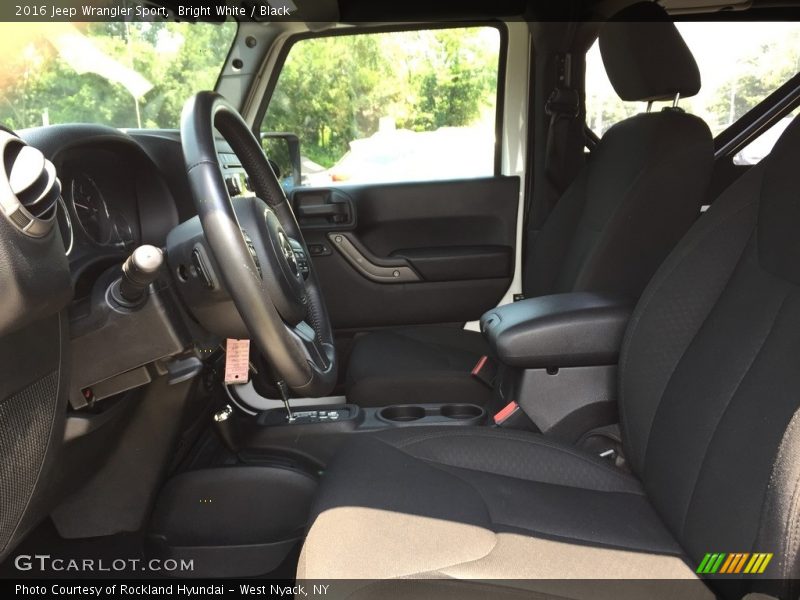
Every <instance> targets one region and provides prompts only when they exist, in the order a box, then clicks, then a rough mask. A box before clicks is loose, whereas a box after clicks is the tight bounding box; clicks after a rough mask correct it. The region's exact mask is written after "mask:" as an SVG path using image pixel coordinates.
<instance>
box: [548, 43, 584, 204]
mask: <svg viewBox="0 0 800 600" xmlns="http://www.w3.org/2000/svg"><path fill="white" fill-rule="evenodd" d="M556 69H557V76H556V80H557V82H558V83H557V85H556V87H555V88H554V89H553V91H552V92H551V93H550V96H549V98H548V99H547V102H546V103H545V113H546V114H547V115H548V116H549V117H550V125H549V127H548V128H547V144H546V154H545V176H546V177H547V181H548V183H549V184H550V186H551V188H552V194H551V197H552V198H558V197H559V196H560V195H561V194H562V193H564V191H565V190H566V188H567V186H568V185H569V184H570V182H571V180H572V178H573V175H574V171H576V170H577V169H575V168H574V167H573V165H571V164H570V162H571V153H570V148H569V147H568V144H569V142H570V130H571V128H572V125H573V123H574V121H575V120H576V119H577V118H578V117H579V116H580V108H581V98H580V94H579V93H578V90H576V89H575V88H573V87H572V55H571V54H570V53H568V52H564V53H561V54H558V55H556Z"/></svg>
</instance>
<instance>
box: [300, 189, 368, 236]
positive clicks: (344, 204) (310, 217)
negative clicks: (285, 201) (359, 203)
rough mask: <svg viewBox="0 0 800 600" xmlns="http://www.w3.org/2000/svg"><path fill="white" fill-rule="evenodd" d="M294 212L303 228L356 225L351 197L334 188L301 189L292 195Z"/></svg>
mask: <svg viewBox="0 0 800 600" xmlns="http://www.w3.org/2000/svg"><path fill="white" fill-rule="evenodd" d="M291 201H292V207H293V209H294V214H295V216H296V217H297V220H298V222H299V224H300V227H301V228H303V229H330V228H331V226H332V225H333V226H335V227H337V228H339V227H352V226H354V225H355V216H356V213H355V210H354V208H353V201H352V200H351V199H350V197H349V196H348V195H347V194H345V193H343V192H340V191H338V190H333V189H300V190H295V191H293V192H292V196H291Z"/></svg>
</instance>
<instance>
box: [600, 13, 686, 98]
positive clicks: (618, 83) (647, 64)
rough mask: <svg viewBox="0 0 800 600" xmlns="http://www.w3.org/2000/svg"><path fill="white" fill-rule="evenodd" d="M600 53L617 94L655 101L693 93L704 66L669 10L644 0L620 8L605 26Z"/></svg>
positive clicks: (602, 31)
mask: <svg viewBox="0 0 800 600" xmlns="http://www.w3.org/2000/svg"><path fill="white" fill-rule="evenodd" d="M600 54H601V55H602V57H603V64H604V65H605V68H606V73H607V74H608V78H609V80H610V81H611V85H613V86H614V90H616V92H617V95H619V97H620V98H622V99H623V100H627V101H634V102H641V101H643V102H650V101H657V100H671V99H673V98H674V97H675V94H680V95H681V98H687V97H689V96H694V95H695V94H696V93H697V92H699V91H700V71H699V70H698V68H697V63H696V62H695V60H694V57H693V56H692V53H691V51H690V50H689V47H688V46H687V45H686V42H685V41H683V38H682V37H681V34H680V33H679V32H678V29H677V28H676V27H675V24H674V23H672V22H671V21H670V20H669V15H667V12H666V11H665V10H664V9H663V8H661V7H660V6H659V5H658V4H656V3H655V2H639V3H637V4H632V5H631V6H628V7H627V8H624V9H623V10H621V11H620V12H618V13H617V14H616V15H615V16H614V17H613V18H612V20H611V21H609V22H608V23H606V24H605V25H604V26H603V28H602V29H601V31H600Z"/></svg>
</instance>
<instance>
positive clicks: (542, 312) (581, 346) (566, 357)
mask: <svg viewBox="0 0 800 600" xmlns="http://www.w3.org/2000/svg"><path fill="white" fill-rule="evenodd" d="M632 309H633V303H632V302H631V301H630V300H628V299H625V298H621V297H619V296H614V295H610V294H593V293H585V292H579V293H570V294H554V295H551V296H540V297H538V298H530V299H528V300H522V301H520V302H514V303H513V304H506V305H504V306H500V307H498V308H495V309H493V310H490V311H489V312H487V313H486V314H484V315H483V317H481V331H482V332H483V334H484V336H486V339H487V341H488V343H489V347H490V348H491V350H492V352H493V353H494V355H495V356H496V357H497V358H498V359H499V360H500V361H501V362H502V363H503V364H506V365H508V366H511V367H521V368H524V369H542V368H561V367H585V366H599V365H612V364H616V362H617V359H618V357H619V351H620V347H621V346H622V338H623V336H624V334H625V329H626V327H627V325H628V320H629V319H630V315H631V311H632Z"/></svg>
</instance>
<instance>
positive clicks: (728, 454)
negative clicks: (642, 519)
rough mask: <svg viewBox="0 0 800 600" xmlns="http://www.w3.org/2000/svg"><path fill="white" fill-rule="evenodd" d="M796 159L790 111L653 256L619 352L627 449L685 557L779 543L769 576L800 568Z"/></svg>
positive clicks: (798, 144)
mask: <svg viewBox="0 0 800 600" xmlns="http://www.w3.org/2000/svg"><path fill="white" fill-rule="evenodd" d="M798 165H800V121H799V120H795V121H794V123H792V125H791V126H790V127H789V128H788V129H787V130H786V132H785V133H784V135H783V137H782V138H781V139H780V141H779V142H778V144H777V145H776V147H775V149H774V150H773V152H772V154H771V155H770V156H769V157H768V158H767V159H765V160H764V161H762V162H761V163H760V164H759V165H757V166H755V167H753V168H752V169H751V170H750V171H749V172H748V173H747V174H746V175H744V176H743V177H742V178H741V179H739V180H738V181H737V182H736V183H735V184H734V185H733V186H731V187H730V188H729V189H728V190H727V191H725V192H724V193H723V194H722V195H721V196H720V197H719V198H718V199H717V200H716V202H714V204H713V206H712V207H711V209H710V210H709V211H708V212H707V213H706V214H705V215H704V216H703V217H701V219H700V220H699V221H698V222H697V223H696V224H695V225H694V226H693V228H692V229H691V230H690V232H689V233H688V234H687V235H686V237H685V238H684V239H683V240H682V241H681V242H680V243H679V244H678V246H677V247H676V248H675V250H674V251H673V252H672V254H671V255H670V256H669V258H668V259H667V260H666V261H665V262H664V264H663V265H662V266H661V267H660V269H659V270H658V272H657V273H656V275H655V276H654V278H653V280H652V282H651V283H650V284H649V286H648V287H647V289H646V290H645V291H644V293H643V295H642V297H641V299H640V301H639V304H638V306H637V308H636V310H635V312H634V315H633V317H632V320H631V323H630V325H629V327H628V331H627V334H626V340H625V342H624V348H623V352H622V355H621V357H620V377H621V380H620V412H621V420H622V425H623V433H624V448H625V452H626V455H627V456H628V458H629V460H630V464H631V466H632V468H633V470H634V471H635V472H636V473H637V475H639V476H640V478H641V479H642V481H643V482H644V485H645V489H646V490H647V493H648V495H649V497H650V498H651V500H652V502H653V503H654V505H655V507H656V509H657V510H658V511H659V513H660V514H661V515H662V517H663V518H664V520H665V522H666V523H667V525H668V526H669V528H670V529H671V530H672V532H673V533H674V534H675V536H676V537H677V539H678V540H679V541H680V542H681V544H682V545H683V547H684V549H685V550H686V551H687V553H688V555H689V556H690V557H691V558H692V559H693V560H694V561H697V563H699V562H700V561H701V560H702V558H703V556H704V554H705V553H707V552H727V553H733V552H748V553H753V552H766V553H774V558H773V559H772V562H771V563H770V564H769V566H768V570H767V571H766V572H765V575H764V577H766V578H771V579H783V580H787V579H791V578H795V579H797V578H798V577H800V564H799V561H798V554H799V552H800V550H798V546H800V172H798V168H797V166H798ZM697 563H696V564H697ZM781 585H785V586H788V585H790V583H789V582H785V583H783V584H781ZM797 591H798V590H797V589H794V590H789V591H787V590H786V589H783V590H777V591H774V593H775V594H776V595H778V596H779V597H796V596H795V595H793V594H796V593H797Z"/></svg>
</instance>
